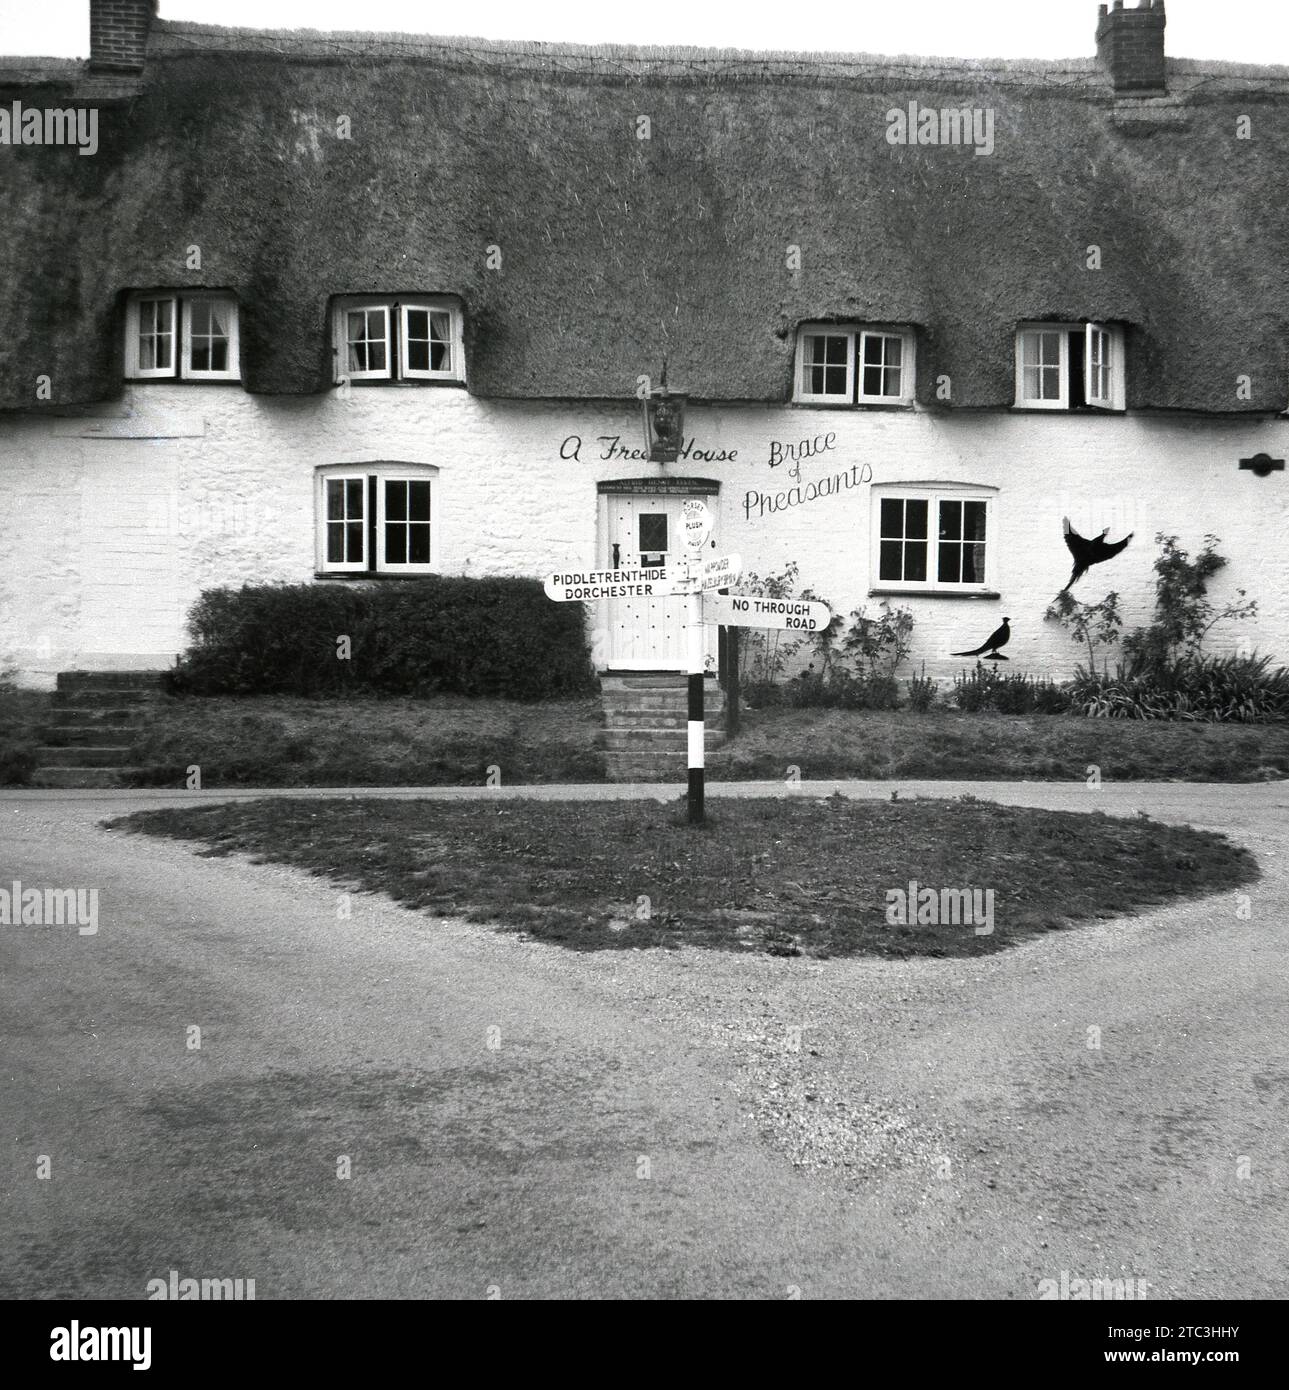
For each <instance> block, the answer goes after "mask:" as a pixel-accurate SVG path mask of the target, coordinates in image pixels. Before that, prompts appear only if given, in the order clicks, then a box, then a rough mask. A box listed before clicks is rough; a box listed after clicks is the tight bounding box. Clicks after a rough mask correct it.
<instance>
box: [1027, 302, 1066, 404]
mask: <svg viewBox="0 0 1289 1390" xmlns="http://www.w3.org/2000/svg"><path fill="white" fill-rule="evenodd" d="M1073 327H1074V325H1073V324H1068V323H1022V324H1021V325H1020V327H1019V328H1018V329H1017V330H1016V406H1017V408H1018V409H1022V410H1068V409H1069V408H1070V330H1071V329H1072V328H1073ZM1042 333H1055V334H1056V342H1057V384H1058V386H1059V387H1060V394H1059V395H1058V396H1057V398H1056V399H1055V400H1049V399H1045V398H1044V397H1042V396H1027V395H1026V394H1025V340H1026V338H1028V337H1031V336H1032V337H1038V336H1039V335H1040V334H1042ZM1040 361H1041V359H1040ZM1043 365H1047V364H1043ZM1040 380H1041V371H1040Z"/></svg>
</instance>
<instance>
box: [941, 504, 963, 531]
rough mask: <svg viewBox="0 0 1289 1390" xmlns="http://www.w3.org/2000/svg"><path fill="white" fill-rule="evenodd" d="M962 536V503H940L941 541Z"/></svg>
mask: <svg viewBox="0 0 1289 1390" xmlns="http://www.w3.org/2000/svg"><path fill="white" fill-rule="evenodd" d="M961 538H962V503H961V502H941V503H940V539H941V540H942V541H953V540H960V539H961Z"/></svg>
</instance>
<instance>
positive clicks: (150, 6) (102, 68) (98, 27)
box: [90, 0, 157, 72]
mask: <svg viewBox="0 0 1289 1390" xmlns="http://www.w3.org/2000/svg"><path fill="white" fill-rule="evenodd" d="M156 14H157V0H90V71H91V72H141V71H142V69H143V50H144V49H145V48H146V47H147V44H148V30H149V28H151V26H152V21H153V20H154V19H155V18H156Z"/></svg>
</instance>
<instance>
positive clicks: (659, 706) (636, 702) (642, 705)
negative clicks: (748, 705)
mask: <svg viewBox="0 0 1289 1390" xmlns="http://www.w3.org/2000/svg"><path fill="white" fill-rule="evenodd" d="M600 704H601V705H603V707H604V708H605V709H606V710H610V709H614V710H617V709H623V710H650V709H654V710H669V711H670V710H679V711H681V712H682V713H683V712H684V711H685V710H687V709H688V708H689V697H688V696H687V695H686V694H685V692H684V691H683V690H681V691H676V692H672V691H666V692H662V691H657V692H654V691H645V692H635V693H632V694H629V695H628V694H613V695H601V696H600ZM703 709H704V711H712V712H716V713H720V712H721V711H723V710H724V709H725V696H724V693H723V692H721V691H720V690H719V689H718V690H716V691H711V690H705V691H704V692H703Z"/></svg>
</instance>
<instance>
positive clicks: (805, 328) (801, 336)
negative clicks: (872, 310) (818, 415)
mask: <svg viewBox="0 0 1289 1390" xmlns="http://www.w3.org/2000/svg"><path fill="white" fill-rule="evenodd" d="M817 337H829V338H845V339H847V346H846V392H845V395H840V396H839V395H836V394H834V393H831V392H814V391H807V390H806V339H807V338H817ZM796 388H797V389H796V393H795V395H794V399H795V400H798V401H802V402H804V403H806V404H810V405H853V404H854V401H855V331H854V329H853V328H848V327H847V326H846V325H845V324H840V323H803V324H802V325H801V327H800V328H798V329H797V365H796Z"/></svg>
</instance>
